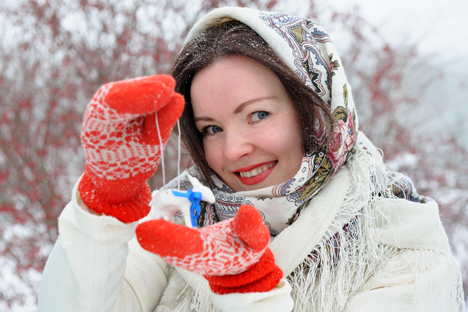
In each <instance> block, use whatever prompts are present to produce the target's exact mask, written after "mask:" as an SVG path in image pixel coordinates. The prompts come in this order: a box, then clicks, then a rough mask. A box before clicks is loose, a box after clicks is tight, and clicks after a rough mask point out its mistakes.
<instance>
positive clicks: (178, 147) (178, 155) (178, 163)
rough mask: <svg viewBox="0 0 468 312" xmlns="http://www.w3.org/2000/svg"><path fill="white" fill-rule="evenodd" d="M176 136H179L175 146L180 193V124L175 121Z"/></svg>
mask: <svg viewBox="0 0 468 312" xmlns="http://www.w3.org/2000/svg"><path fill="white" fill-rule="evenodd" d="M177 134H178V135H179V142H178V145H177V190H178V191H180V123H179V120H177Z"/></svg>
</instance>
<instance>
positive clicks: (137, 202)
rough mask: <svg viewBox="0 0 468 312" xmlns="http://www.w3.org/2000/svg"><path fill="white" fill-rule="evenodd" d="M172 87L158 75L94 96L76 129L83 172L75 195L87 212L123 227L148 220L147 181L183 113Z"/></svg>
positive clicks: (102, 90)
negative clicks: (81, 149)
mask: <svg viewBox="0 0 468 312" xmlns="http://www.w3.org/2000/svg"><path fill="white" fill-rule="evenodd" d="M174 87H175V81H174V78H172V77H171V76H167V75H158V76H148V77H141V78H135V79H130V80H124V81H118V82H111V83H108V84H105V85H103V86H102V87H101V88H100V89H99V90H98V91H97V92H96V94H95V95H94V97H93V99H92V100H91V102H90V103H89V104H88V107H87V108H86V112H85V115H84V120H83V126H82V128H81V142H82V145H83V149H84V152H85V157H86V171H85V173H84V175H83V177H82V178H81V181H80V184H79V192H80V196H81V198H82V200H83V202H84V203H85V204H86V205H87V206H88V207H89V208H90V209H92V210H93V211H95V212H97V213H99V214H105V215H108V216H114V217H115V218H117V219H118V220H120V221H122V222H125V223H129V222H133V221H137V220H139V219H141V218H142V217H144V216H146V215H147V214H148V212H149V210H150V207H149V202H150V200H151V192H150V189H149V187H148V184H147V183H146V180H147V179H148V178H149V177H150V176H151V175H152V174H153V173H154V171H155V170H156V167H157V165H158V162H159V158H160V156H161V151H162V148H163V146H164V144H165V143H166V141H167V139H168V137H169V135H170V132H171V128H172V127H173V125H174V124H175V123H176V122H177V119H178V118H179V117H180V115H181V114H182V111H183V109H184V99H183V97H182V96H181V95H180V94H178V93H175V92H174ZM156 118H157V120H158V122H157V123H158V125H159V134H158V130H157V128H158V127H157V123H156ZM160 138H161V141H160Z"/></svg>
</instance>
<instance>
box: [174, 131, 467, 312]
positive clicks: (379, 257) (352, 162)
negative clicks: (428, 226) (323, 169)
mask: <svg viewBox="0 0 468 312" xmlns="http://www.w3.org/2000/svg"><path fill="white" fill-rule="evenodd" d="M347 166H348V169H349V171H350V179H351V180H350V182H349V184H348V190H347V194H346V196H345V199H344V201H343V203H342V206H341V208H340V210H339V212H338V214H337V216H336V217H335V218H334V220H333V221H332V223H331V225H330V227H329V228H328V230H327V232H326V234H325V235H324V237H323V238H322V239H321V241H320V242H319V243H318V245H317V246H316V247H315V248H314V250H312V251H311V253H313V252H315V257H316V258H315V259H313V258H312V257H310V258H306V259H305V260H304V261H303V262H302V263H301V265H299V266H298V267H297V268H296V269H295V270H294V271H293V272H292V273H291V274H290V275H289V276H288V277H287V279H288V281H289V283H290V284H291V287H292V293H291V295H292V298H293V300H294V303H295V305H294V310H293V311H297V312H300V311H307V312H309V311H330V312H331V311H342V310H343V309H344V308H345V307H346V305H347V303H348V298H349V297H350V296H352V295H354V294H356V292H357V291H358V290H361V289H362V287H363V285H364V283H365V282H366V281H367V280H368V279H369V278H370V277H371V276H372V275H373V274H374V273H375V272H376V271H377V270H378V269H379V268H380V267H382V266H384V265H385V264H386V263H387V262H388V261H389V260H391V259H392V258H393V257H395V256H397V255H398V256H401V255H402V253H404V252H406V250H402V249H398V248H395V247H391V246H387V245H384V244H381V243H379V242H378V234H377V231H376V229H375V227H374V226H373V224H375V222H376V220H377V219H378V218H381V217H382V216H381V215H379V214H378V212H377V211H375V210H373V207H374V204H375V203H376V202H377V201H378V200H380V199H382V198H397V196H396V195H395V194H394V192H393V191H392V185H394V184H395V183H397V182H399V183H401V180H400V179H399V176H398V175H393V174H389V173H390V172H389V170H388V169H387V168H386V167H385V165H384V163H383V161H382V155H381V151H379V150H378V149H377V148H375V147H374V145H373V144H372V143H371V142H370V141H369V140H368V139H367V138H366V137H365V136H364V135H362V133H360V135H359V138H358V142H357V143H356V146H355V148H354V150H353V152H352V154H351V156H350V158H349V159H348V161H347ZM350 220H351V222H350ZM345 225H348V226H349V227H350V228H348V230H347V231H345V230H344V229H343V227H344V226H345ZM332 237H333V238H334V239H331V238H332ZM337 242H339V246H336V244H337ZM412 252H413V253H412V260H409V259H408V261H407V264H408V265H407V268H406V269H407V270H410V271H412V272H413V273H416V274H414V276H415V277H414V279H413V281H411V282H414V283H415V284H418V285H422V287H420V288H421V289H418V291H417V295H416V296H415V297H414V298H413V302H412V304H411V306H414V307H421V310H424V309H423V308H422V307H424V306H427V304H428V303H427V302H424V300H427V296H426V297H424V296H423V294H424V292H425V291H427V287H431V286H430V283H425V282H424V279H425V278H427V274H424V273H426V272H428V271H429V270H431V268H433V267H434V266H435V265H436V264H437V263H438V261H441V259H442V258H443V259H445V261H450V262H451V263H450V269H451V270H455V272H457V271H458V273H456V274H453V275H452V276H457V278H458V280H456V281H453V286H452V288H453V289H452V292H451V293H452V294H455V296H456V305H457V306H456V311H464V295H463V288H462V286H461V285H462V283H461V274H460V273H459V272H460V269H459V265H458V262H457V261H456V260H455V259H453V258H452V257H448V256H446V255H441V254H440V257H434V251H429V250H420V251H417V252H416V253H415V252H414V251H413V250H412ZM428 253H430V254H428ZM415 255H417V256H416V258H417V259H419V260H420V261H414V259H415ZM178 301H179V303H178V306H177V308H176V309H175V310H174V311H208V312H219V311H221V310H219V309H218V308H216V307H215V306H214V305H213V303H212V300H211V297H210V290H209V287H208V284H207V283H206V285H205V283H203V284H201V285H199V286H198V287H197V289H196V290H194V289H193V288H191V287H189V286H186V287H185V288H184V290H183V291H182V292H181V294H180V295H179V297H178Z"/></svg>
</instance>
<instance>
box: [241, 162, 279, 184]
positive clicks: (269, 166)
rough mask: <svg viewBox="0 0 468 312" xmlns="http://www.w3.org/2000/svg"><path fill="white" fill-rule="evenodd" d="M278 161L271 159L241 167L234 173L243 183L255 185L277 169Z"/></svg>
mask: <svg viewBox="0 0 468 312" xmlns="http://www.w3.org/2000/svg"><path fill="white" fill-rule="evenodd" d="M277 164H278V161H270V162H267V163H262V164H255V165H251V166H247V167H244V168H239V169H237V170H236V171H234V172H233V173H234V174H235V175H236V176H237V178H238V179H239V180H240V182H241V183H243V184H245V185H254V184H257V183H260V182H262V181H263V180H265V179H266V178H267V177H268V176H269V175H270V173H271V172H272V171H273V170H274V169H275V167H276V165H277Z"/></svg>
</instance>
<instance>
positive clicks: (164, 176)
mask: <svg viewBox="0 0 468 312" xmlns="http://www.w3.org/2000/svg"><path fill="white" fill-rule="evenodd" d="M154 118H156V128H157V129H158V138H159V150H160V152H161V165H162V176H163V185H166V169H165V167H164V146H163V142H162V138H161V132H160V131H159V121H158V112H156V113H154Z"/></svg>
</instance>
